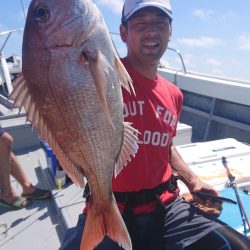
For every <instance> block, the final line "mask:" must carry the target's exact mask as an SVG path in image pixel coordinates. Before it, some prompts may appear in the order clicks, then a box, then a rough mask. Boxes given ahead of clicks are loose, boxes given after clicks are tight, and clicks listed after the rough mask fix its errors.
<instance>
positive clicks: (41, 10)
mask: <svg viewBox="0 0 250 250" xmlns="http://www.w3.org/2000/svg"><path fill="white" fill-rule="evenodd" d="M49 16H50V15H49V10H48V8H47V6H44V5H43V6H38V7H37V8H36V9H35V12H34V19H35V21H36V22H43V23H44V22H46V21H48V19H49Z"/></svg>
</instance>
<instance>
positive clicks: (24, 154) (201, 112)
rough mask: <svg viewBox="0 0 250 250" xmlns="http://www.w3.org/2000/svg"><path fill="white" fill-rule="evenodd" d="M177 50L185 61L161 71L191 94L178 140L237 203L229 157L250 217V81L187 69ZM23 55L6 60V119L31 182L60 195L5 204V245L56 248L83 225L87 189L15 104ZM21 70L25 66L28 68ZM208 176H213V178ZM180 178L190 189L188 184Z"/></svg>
mask: <svg viewBox="0 0 250 250" xmlns="http://www.w3.org/2000/svg"><path fill="white" fill-rule="evenodd" d="M170 49H171V48H170ZM172 50H173V51H176V50H175V49H172ZM176 52H177V53H178V55H179V57H180V60H181V61H182V68H181V69H172V68H166V67H164V66H163V65H159V73H160V74H161V75H163V76H164V77H166V78H167V79H169V80H170V81H172V82H174V83H175V84H176V85H177V86H178V87H180V89H181V90H182V91H183V94H184V105H183V111H182V114H181V119H180V123H179V124H178V129H177V136H176V138H175V139H174V143H175V145H176V146H177V149H178V150H179V152H180V153H181V154H182V156H183V158H184V160H185V161H186V162H187V163H188V165H189V166H190V167H191V168H193V170H194V171H195V172H196V173H197V174H198V175H199V176H200V177H201V178H205V180H206V181H210V182H211V184H212V185H214V186H215V187H216V188H217V189H218V190H219V191H220V192H221V193H222V194H223V195H225V196H227V197H229V198H231V199H233V200H236V202H238V200H237V198H236V196H235V193H234V192H232V191H233V189H232V187H231V186H230V185H229V184H230V183H229V180H228V176H226V174H225V173H226V170H225V168H223V163H222V157H226V159H227V163H228V167H229V168H230V170H231V171H232V173H233V174H235V176H234V177H235V183H234V184H235V185H237V193H239V194H240V199H241V201H242V203H244V204H243V205H244V208H245V209H246V211H247V214H248V216H249V217H250V210H249V209H250V206H249V204H250V196H249V192H250V175H249V173H250V171H249V166H250V145H249V143H250V136H249V132H250V117H249V116H246V115H245V114H249V112H250V99H249V96H250V82H249V83H248V82H243V81H239V80H233V79H226V78H218V77H211V76H208V75H201V74H197V73H193V72H188V71H187V69H186V67H185V64H184V62H183V60H182V57H181V54H180V53H179V52H178V51H176ZM1 58H2V57H1ZM3 61H5V62H4V63H3ZM17 61H18V60H17ZM17 61H15V59H14V60H13V61H10V62H8V59H7V58H3V60H1V64H0V65H1V66H0V72H1V69H3V68H5V70H6V69H8V72H7V71H5V73H4V74H3V73H1V82H0V85H1V86H0V123H1V125H2V126H3V128H4V129H6V131H8V132H9V133H10V134H11V135H12V136H13V138H14V145H13V150H14V152H15V154H16V155H17V157H18V160H19V161H20V163H21V165H22V166H23V168H24V171H25V172H26V174H27V175H28V177H29V178H30V180H31V181H32V183H33V184H35V185H38V186H39V187H41V188H47V189H50V190H51V191H52V194H53V198H52V199H50V200H44V201H34V202H33V203H32V205H31V206H30V207H28V208H27V209H21V210H18V211H8V210H6V209H4V208H2V207H0V250H2V249H3V250H13V249H19V250H22V249H25V250H31V249H38V250H39V249H51V250H54V249H58V248H59V247H60V245H61V243H62V240H63V236H64V233H65V231H66V230H67V229H69V228H71V227H73V226H74V225H75V224H76V222H77V220H78V215H79V214H80V213H81V212H82V209H83V204H84V202H85V200H84V198H83V190H82V189H81V188H79V187H76V186H75V185H74V184H72V182H71V180H70V179H69V178H68V177H67V176H66V175H65V173H64V171H63V170H62V168H61V166H60V164H59V163H58V161H57V160H56V156H55V155H54V154H53V151H52V149H51V148H50V147H49V145H48V144H47V143H46V142H45V141H43V140H41V139H39V137H38V133H37V131H36V129H35V128H32V126H31V124H30V123H29V122H26V114H25V111H24V110H21V111H19V110H17V109H15V108H14V109H12V103H11V102H10V101H9V100H8V98H7V96H8V94H9V93H10V90H11V85H10V86H9V87H7V84H6V79H11V80H13V79H14V78H15V76H16V74H17V73H18V72H17V71H13V69H14V68H15V67H16V66H15V65H17V64H18V65H19V67H21V64H20V63H17ZM8 63H9V66H8V67H7V68H6V67H5V66H6V64H7V65H8ZM4 65H5V66H4ZM18 71H19V72H21V68H19V69H18ZM2 72H3V70H2ZM6 72H7V73H8V74H9V76H7V77H6V75H7V73H6ZM4 79H5V80H4ZM191 156H192V157H191ZM211 168H212V169H213V171H211ZM208 176H210V180H208V179H206V178H207V177H208ZM243 177H244V178H243ZM179 184H180V187H181V192H182V193H185V192H186V190H185V187H184V186H183V185H182V183H179ZM11 185H13V187H14V189H15V190H17V192H21V188H20V186H19V185H18V183H17V182H16V180H15V179H11ZM236 207H237V206H236ZM236 207H235V205H234V206H233V205H227V207H226V208H224V209H223V213H222V215H221V216H223V217H221V218H223V221H226V222H227V223H229V224H230V223H232V226H233V227H234V228H235V229H236V230H238V231H239V232H240V233H242V234H244V235H246V237H249V235H250V232H249V228H247V226H246V225H245V221H244V219H245V218H244V216H241V213H240V212H241V210H240V207H239V209H238V210H239V214H237V215H236V214H235V210H236V209H235V208H236ZM232 209H233V215H231V214H232V212H231V210H232ZM247 209H248V210H247ZM229 214H230V216H228V215H229ZM232 218H234V219H232ZM228 219H229V220H228Z"/></svg>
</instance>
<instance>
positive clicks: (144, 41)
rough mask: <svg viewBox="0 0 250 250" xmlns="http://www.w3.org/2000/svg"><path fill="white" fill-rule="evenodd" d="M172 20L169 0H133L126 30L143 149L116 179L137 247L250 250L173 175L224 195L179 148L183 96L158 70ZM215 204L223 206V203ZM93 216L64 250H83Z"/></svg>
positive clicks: (114, 249) (132, 112) (126, 10)
mask: <svg viewBox="0 0 250 250" xmlns="http://www.w3.org/2000/svg"><path fill="white" fill-rule="evenodd" d="M171 23H172V9H171V5H170V2H169V1H168V0H152V1H151V0H140V1H137V0H125V3H124V7H123V12H122V23H121V25H120V35H121V39H122V41H123V42H124V43H126V45H127V56H126V57H125V58H123V59H122V62H123V64H124V66H125V67H126V69H127V71H128V73H129V74H130V76H131V78H132V80H133V85H134V89H135V93H136V95H130V94H129V93H128V92H127V91H126V90H124V91H123V99H124V118H125V121H128V122H131V123H132V125H133V127H134V128H136V129H137V130H138V131H139V132H140V134H139V135H138V136H139V150H138V153H137V154H136V156H135V158H132V159H131V162H129V163H128V165H127V166H126V167H125V168H124V169H123V170H122V171H121V172H120V173H119V174H118V176H117V177H113V181H112V188H113V191H114V194H115V197H116V201H117V203H118V207H119V210H120V212H121V214H122V216H123V219H124V221H125V223H126V226H127V228H128V231H129V234H130V237H131V240H132V248H133V250H147V249H148V250H157V249H170V250H175V249H176V250H177V249H178V250H179V249H190V250H191V249H197V250H200V249H204V250H205V249H213V250H215V249H237V250H239V249H250V243H249V241H248V240H247V239H246V238H245V237H244V236H243V235H241V234H239V233H238V232H236V231H234V230H233V229H231V228H230V227H228V226H227V225H225V224H224V223H222V222H220V221H219V220H217V219H216V218H215V217H214V216H211V215H208V214H206V213H204V212H202V211H200V210H199V209H197V208H195V207H194V206H192V205H190V204H188V203H186V202H185V201H184V200H183V199H182V198H180V196H179V189H178V186H177V184H176V181H175V179H174V178H173V176H172V170H174V171H175V172H176V173H177V174H178V175H179V177H180V179H181V180H182V181H183V182H184V183H185V184H186V185H187V187H188V188H189V190H190V192H191V193H198V192H199V191H203V192H207V193H211V194H214V195H218V192H217V191H216V190H214V189H213V188H212V187H211V186H209V185H207V184H206V183H204V182H203V181H201V180H200V179H198V177H197V176H196V175H195V174H194V173H193V172H192V171H191V170H190V169H189V167H188V166H187V164H186V163H185V162H184V161H183V160H182V158H181V156H180V155H179V154H178V152H177V150H176V149H175V147H174V146H173V137H174V136H175V135H176V128H177V122H178V120H179V117H180V112H181V106H182V101H183V96H182V93H181V91H180V90H179V89H178V88H177V87H176V86H175V85H174V84H172V83H170V82H169V81H167V80H166V79H164V78H162V77H161V76H160V75H159V74H158V73H157V67H158V65H159V61H160V58H161V56H162V55H163V53H164V52H165V50H166V49H167V46H168V42H169V40H170V38H171V33H172V24H171ZM85 193H87V194H88V190H87V191H86V192H85ZM195 197H196V196H194V198H195ZM210 202H211V201H210ZM214 205H215V206H217V208H218V209H220V206H221V204H220V203H218V202H217V204H214ZM85 221H86V213H85V212H84V213H83V214H81V215H80V216H79V222H78V224H77V226H76V227H75V228H71V229H69V230H68V232H67V234H66V236H65V238H64V243H63V245H62V247H61V250H73V249H79V247H80V242H81V237H82V232H83V228H84V224H85ZM92 237H93V238H95V235H92ZM84 249H85V248H84ZM89 249H90V248H89ZM91 249H92V248H91ZM95 249H102V250H104V249H105V250H118V249H128V248H126V247H124V248H122V247H120V246H119V245H118V244H117V243H116V242H114V241H112V240H110V238H109V237H108V236H107V237H105V238H104V240H103V241H102V242H101V243H100V244H99V245H98V246H97V247H96V248H95Z"/></svg>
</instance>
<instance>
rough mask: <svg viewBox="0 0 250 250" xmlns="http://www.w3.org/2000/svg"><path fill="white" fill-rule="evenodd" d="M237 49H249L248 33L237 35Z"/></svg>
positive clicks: (249, 35) (249, 38)
mask: <svg viewBox="0 0 250 250" xmlns="http://www.w3.org/2000/svg"><path fill="white" fill-rule="evenodd" d="M238 44H239V46H238V49H240V50H250V34H244V35H240V36H239V37H238Z"/></svg>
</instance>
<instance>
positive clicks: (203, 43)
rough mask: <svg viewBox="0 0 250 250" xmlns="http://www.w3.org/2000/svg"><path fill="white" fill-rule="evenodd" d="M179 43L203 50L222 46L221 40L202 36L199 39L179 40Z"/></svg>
mask: <svg viewBox="0 0 250 250" xmlns="http://www.w3.org/2000/svg"><path fill="white" fill-rule="evenodd" d="M177 42H178V43H179V44H182V45H185V46H189V47H201V48H207V47H213V46H215V45H220V44H222V41H221V40H220V39H218V38H213V37H209V36H202V37H199V38H181V39H177Z"/></svg>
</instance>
